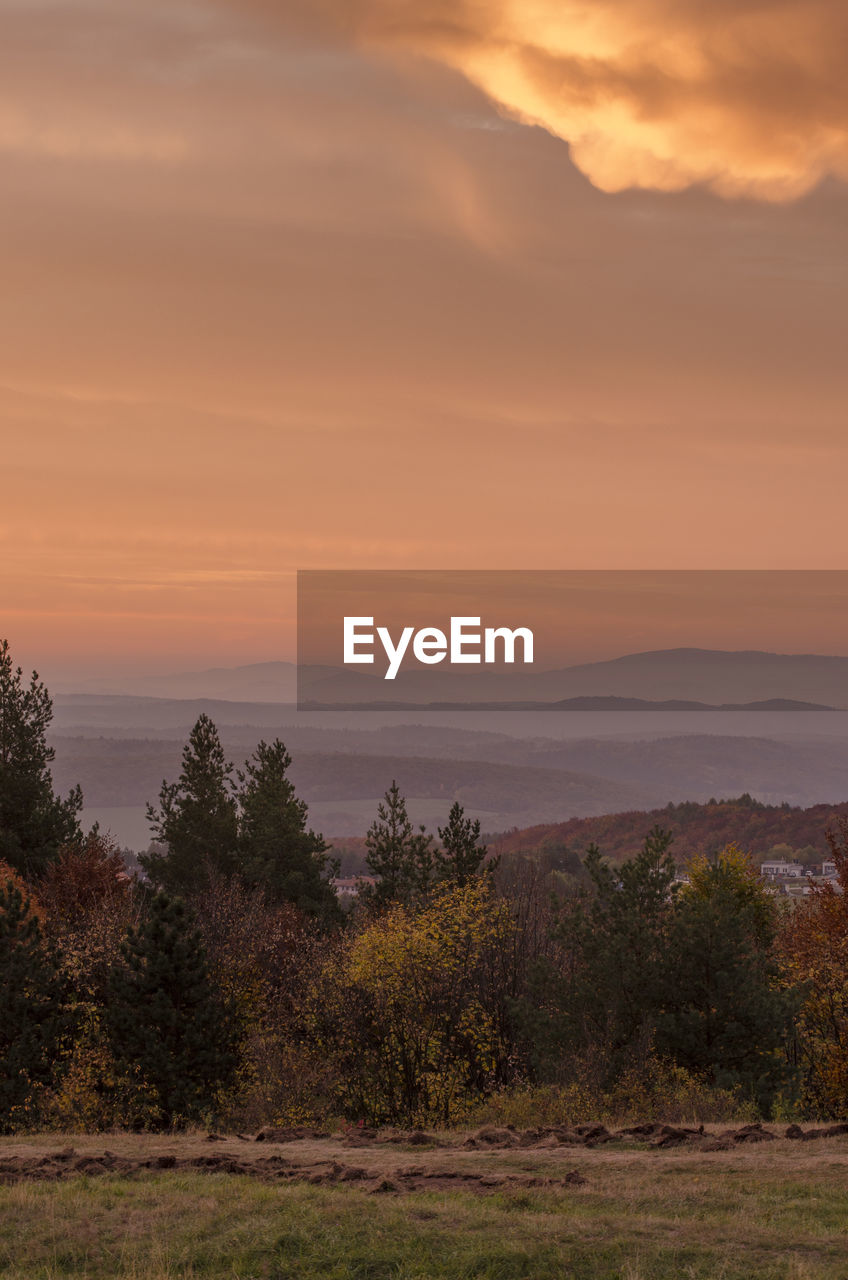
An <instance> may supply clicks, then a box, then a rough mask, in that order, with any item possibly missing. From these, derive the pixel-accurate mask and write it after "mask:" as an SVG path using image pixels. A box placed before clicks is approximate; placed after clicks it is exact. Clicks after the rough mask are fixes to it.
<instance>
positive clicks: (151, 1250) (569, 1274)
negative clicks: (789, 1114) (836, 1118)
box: [0, 1158, 848, 1280]
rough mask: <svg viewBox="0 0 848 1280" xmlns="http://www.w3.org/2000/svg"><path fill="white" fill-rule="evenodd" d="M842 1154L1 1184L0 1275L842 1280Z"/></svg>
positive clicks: (847, 1219)
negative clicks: (428, 1182) (459, 1184)
mask: <svg viewBox="0 0 848 1280" xmlns="http://www.w3.org/2000/svg"><path fill="white" fill-rule="evenodd" d="M844 1170H845V1166H844V1165H843V1164H841V1163H840V1164H839V1165H833V1166H830V1170H829V1172H828V1167H827V1166H823V1167H821V1168H819V1167H817V1168H816V1170H815V1172H814V1173H813V1174H812V1175H811V1176H812V1181H810V1179H809V1178H804V1177H803V1175H802V1174H801V1173H800V1172H799V1173H798V1174H797V1175H796V1176H793V1177H792V1178H791V1179H787V1177H786V1173H785V1170H783V1171H782V1172H781V1171H780V1170H775V1169H772V1168H770V1167H769V1166H768V1165H767V1164H763V1166H762V1167H754V1166H748V1167H742V1166H740V1167H734V1168H729V1167H727V1166H718V1165H716V1166H713V1167H711V1166H710V1165H709V1163H708V1162H706V1161H705V1162H704V1165H703V1169H700V1168H699V1169H698V1171H697V1172H693V1166H692V1164H691V1163H690V1162H678V1163H676V1164H675V1163H674V1162H667V1163H664V1164H663V1165H662V1166H658V1167H653V1166H652V1165H651V1163H650V1161H648V1160H645V1159H636V1160H633V1159H632V1158H631V1159H630V1160H629V1161H628V1160H623V1161H617V1162H615V1163H614V1164H608V1165H607V1164H604V1165H596V1166H594V1167H593V1168H592V1169H591V1171H590V1177H589V1182H588V1183H587V1185H586V1186H585V1187H582V1188H579V1189H570V1188H569V1189H564V1190H556V1191H553V1190H548V1189H536V1188H529V1189H515V1190H509V1191H505V1192H503V1193H497V1194H493V1195H476V1194H471V1193H466V1192H455V1191H451V1192H426V1193H423V1192H422V1193H415V1194H409V1195H393V1194H383V1195H375V1194H368V1193H367V1192H365V1191H363V1190H361V1189H357V1188H353V1187H347V1186H342V1187H318V1186H309V1185H304V1184H289V1185H269V1184H264V1183H260V1182H257V1181H253V1180H252V1179H249V1178H246V1177H230V1176H227V1175H222V1174H215V1175H203V1174H196V1173H191V1174H182V1173H161V1174H153V1173H145V1174H142V1175H140V1176H137V1177H135V1178H132V1179H121V1178H116V1177H102V1178H92V1179H88V1178H74V1179H70V1180H68V1181H65V1182H53V1183H26V1184H20V1185H18V1186H11V1187H2V1188H0V1277H2V1278H3V1280H59V1277H66V1276H73V1277H80V1278H82V1277H85V1278H86V1280H105V1278H106V1277H109V1280H112V1278H113V1277H117V1278H120V1280H129V1278H132V1280H177V1277H179V1278H180V1280H188V1278H189V1277H192V1278H194V1277H228V1278H229V1280H289V1277H293V1278H294V1277H296V1278H297V1280H425V1278H426V1280H429V1278H430V1277H438V1278H439V1280H702V1278H703V1280H706V1277H710V1278H711V1280H712V1278H713V1277H715V1278H720V1280H752V1278H753V1277H757V1278H758V1280H759V1278H762V1280H784V1278H785V1280H809V1278H812V1277H822V1278H823V1280H831V1278H832V1280H845V1277H846V1276H848V1236H846V1229H848V1211H846V1197H845V1193H844V1191H843V1190H842V1186H844Z"/></svg>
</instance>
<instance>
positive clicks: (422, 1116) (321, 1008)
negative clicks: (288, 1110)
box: [308, 881, 513, 1124]
mask: <svg viewBox="0 0 848 1280" xmlns="http://www.w3.org/2000/svg"><path fill="white" fill-rule="evenodd" d="M512 932H513V922H512V919H511V916H510V912H509V909H508V907H507V905H506V904H505V903H504V902H503V901H500V900H498V899H497V898H496V897H495V896H494V894H493V892H492V890H491V887H490V885H489V884H488V883H487V882H484V881H476V882H472V883H470V884H467V885H465V886H462V887H454V888H451V889H447V890H443V891H441V892H439V893H437V894H436V895H434V896H433V898H432V899H431V900H430V901H429V902H427V903H426V904H425V905H423V906H422V907H420V908H418V909H412V908H410V907H405V906H394V907H392V908H391V909H389V910H388V911H387V912H386V913H385V914H384V915H382V916H380V917H378V918H377V919H375V920H372V921H371V922H370V923H369V924H367V925H366V926H365V927H364V928H363V929H362V931H361V932H360V933H358V934H355V935H354V936H352V937H351V938H350V939H348V940H345V942H344V943H342V944H341V945H340V946H339V948H338V949H337V950H336V951H335V952H334V953H333V954H332V955H331V956H330V957H328V959H327V962H326V964H325V965H324V967H323V969H322V971H321V973H320V975H319V978H318V981H317V984H316V986H315V989H314V990H313V991H312V992H311V998H310V1002H309V1003H310V1007H309V1011H308V1014H309V1025H310V1030H311V1033H312V1035H313V1037H314V1039H315V1041H316V1043H317V1044H318V1045H319V1047H320V1048H321V1049H322V1050H323V1051H324V1052H325V1053H326V1054H327V1056H328V1057H329V1058H330V1059H332V1060H333V1061H334V1063H335V1065H336V1068H337V1078H338V1086H337V1087H338V1094H339V1099H340V1101H341V1103H342V1106H343V1108H344V1110H345V1111H346V1113H347V1114H348V1115H349V1116H350V1117H351V1118H353V1119H366V1120H368V1121H370V1122H372V1123H398V1122H401V1123H407V1124H426V1123H442V1124H450V1123H451V1122H453V1121H455V1120H456V1118H457V1116H458V1114H459V1113H460V1111H461V1110H462V1109H464V1107H465V1105H466V1102H467V1097H468V1095H469V1094H471V1095H474V1094H480V1093H482V1092H485V1091H486V1090H487V1089H489V1088H491V1087H492V1086H493V1085H494V1084H495V1083H496V1082H497V1079H498V1072H499V1068H500V1066H501V1064H502V1061H503V1058H504V1055H505V1052H506V1047H505V1038H504V1028H503V1017H502V1007H501V1002H502V997H503V992H502V990H501V984H499V983H498V981H497V973H498V964H499V960H500V958H501V957H502V956H503V955H504V951H505V947H506V946H507V945H508V943H509V941H510V939H511V937H512Z"/></svg>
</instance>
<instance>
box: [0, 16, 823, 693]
mask: <svg viewBox="0 0 848 1280" xmlns="http://www.w3.org/2000/svg"><path fill="white" fill-rule="evenodd" d="M2 22H3V40H2V44H0V165H2V170H3V191H4V198H3V201H2V203H0V278H2V280H3V288H2V290H1V291H0V413H2V421H3V424H4V428H5V429H4V432H3V453H2V458H3V463H2V465H3V473H2V481H3V488H2V493H3V502H2V507H0V536H2V568H0V587H2V597H0V599H1V600H2V615H1V616H2V626H0V633H2V634H7V635H8V637H9V639H10V641H11V643H12V645H13V650H14V653H15V656H16V657H17V658H18V659H19V660H20V661H22V662H23V663H24V664H25V665H33V664H37V665H39V666H40V667H42V668H43V669H44V671H45V673H47V674H49V673H50V672H56V673H61V674H62V675H64V674H66V673H75V672H78V673H80V674H87V673H91V674H94V673H99V672H102V671H104V670H107V669H112V668H113V667H122V668H127V669H133V670H156V669H163V668H166V669H168V668H172V667H175V666H176V667H185V666H198V665H210V664H212V663H236V662H248V661H254V660H261V659H266V658H272V657H291V656H293V638H294V628H293V611H294V578H293V575H294V571H295V569H296V568H298V567H345V568H354V567H357V568H361V567H405V566H409V567H416V566H417V567H428V568H429V567H441V566H445V567H456V566H462V567H498V568H516V567H538V568H545V567H550V568H554V567H556V568H564V567H586V568H595V567H610V566H614V567H637V566H651V567H710V568H717V567H725V566H727V567H739V566H757V567H769V566H782V567H810V566H817V567H823V568H824V567H845V565H846V554H845V551H844V546H845V535H844V516H843V508H844V496H843V488H844V484H843V464H844V450H845V444H844V439H845V431H844V419H845V410H844V406H845V402H846V390H848V386H846V383H848V372H846V366H847V365H848V362H846V361H845V358H844V351H843V348H844V317H845V302H846V271H848V267H846V263H848V252H846V250H848V193H846V188H845V186H844V185H843V179H844V177H845V176H846V175H848V165H846V156H848V142H846V138H848V96H846V93H845V89H844V75H843V70H844V68H843V67H842V65H841V57H840V56H839V55H840V51H841V50H843V49H844V47H845V37H846V34H848V12H847V11H846V9H845V6H844V4H843V3H842V2H841V0H830V2H828V3H825V2H824V0H756V2H755V0H732V3H731V0H710V2H709V3H707V0H675V3H674V4H671V3H670V0H593V2H592V4H588V3H576V2H574V3H572V2H571V0H568V2H565V0H496V2H492V3H483V2H482V0H464V2H463V3H459V2H458V0H451V3H450V4H448V3H447V0H431V2H430V3H429V6H428V4H427V3H424V2H422V3H412V0H344V3H343V2H342V0H337V2H335V3H334V0H308V3H307V0H302V3H301V2H300V0H291V2H290V3H283V0H275V2H274V3H273V4H272V3H271V0H266V2H264V3H263V0H244V2H240V0H205V2H203V3H195V4H193V5H192V4H186V5H181V6H174V5H170V4H169V5H166V4H164V3H160V0H146V2H145V3H144V4H141V3H138V2H136V0H125V2H124V3H122V4H121V5H115V4H114V3H106V0H91V2H90V3H85V2H84V0H40V2H39V3H38V4H34V3H32V0H3V2H2Z"/></svg>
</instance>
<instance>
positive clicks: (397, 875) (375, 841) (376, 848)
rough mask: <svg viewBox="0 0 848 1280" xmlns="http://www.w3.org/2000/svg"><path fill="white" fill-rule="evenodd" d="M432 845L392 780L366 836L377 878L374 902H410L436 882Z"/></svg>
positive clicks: (371, 863)
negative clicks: (408, 810)
mask: <svg viewBox="0 0 848 1280" xmlns="http://www.w3.org/2000/svg"><path fill="white" fill-rule="evenodd" d="M431 844H432V837H431V836H428V835H425V834H424V828H423V826H422V827H419V829H418V831H415V830H414V829H413V826H412V823H411V822H410V820H409V814H408V813H407V811H406V800H405V799H404V797H403V796H402V795H401V793H400V788H399V787H398V784H397V782H395V781H394V780H393V781H392V785H391V786H390V787H389V789H388V791H387V792H386V794H385V796H384V798H383V800H382V801H381V802H380V804H379V805H378V807H377V817H376V818H375V819H374V821H373V822H372V824H371V826H370V827H369V829H368V834H367V835H366V837H365V845H366V848H367V849H368V853H367V855H366V858H365V861H366V863H367V865H368V869H369V871H370V872H371V874H372V875H374V876H377V877H378V883H377V886H376V888H375V890H374V894H373V897H374V901H375V903H377V904H378V905H380V906H383V905H385V904H386V903H388V902H410V901H412V900H413V899H414V898H415V897H417V896H420V895H422V894H425V893H426V892H427V890H428V889H429V888H430V887H431V884H432V880H433V851H432V848H431Z"/></svg>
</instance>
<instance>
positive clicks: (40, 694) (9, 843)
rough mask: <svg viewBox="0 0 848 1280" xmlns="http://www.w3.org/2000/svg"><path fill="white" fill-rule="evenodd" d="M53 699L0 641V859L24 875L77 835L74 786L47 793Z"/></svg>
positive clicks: (41, 867)
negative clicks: (62, 794)
mask: <svg viewBox="0 0 848 1280" xmlns="http://www.w3.org/2000/svg"><path fill="white" fill-rule="evenodd" d="M52 719H53V703H52V701H51V699H50V695H49V693H48V692H47V689H46V688H45V686H44V685H43V684H42V683H41V681H40V680H39V679H38V675H37V673H36V672H35V671H33V673H32V677H31V678H30V681H29V683H28V684H27V683H25V682H24V679H23V671H22V670H21V668H20V667H18V668H13V666H12V656H11V653H10V652H9V644H8V641H7V640H0V859H2V860H3V861H5V862H8V863H9V865H10V866H12V867H14V868H15V869H16V870H17V871H20V872H21V873H22V874H23V875H26V876H36V875H39V874H40V873H41V872H42V871H44V870H45V868H46V867H47V865H48V864H49V862H50V860H51V859H52V858H53V857H55V855H56V852H57V851H58V849H59V847H60V846H61V845H63V844H67V843H70V842H71V841H73V840H75V839H78V838H79V836H80V834H81V833H80V827H79V821H78V818H79V812H80V810H81V808H82V792H81V791H80V788H79V787H75V788H74V790H73V791H72V792H71V793H70V795H69V796H68V797H67V799H65V800H61V799H59V798H58V797H57V796H55V795H54V793H53V780H52V778H51V776H50V769H49V765H50V762H51V761H52V759H53V756H54V752H53V748H52V747H48V745H47V740H46V733H47V729H48V726H49V725H50V722H51V720H52Z"/></svg>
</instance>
